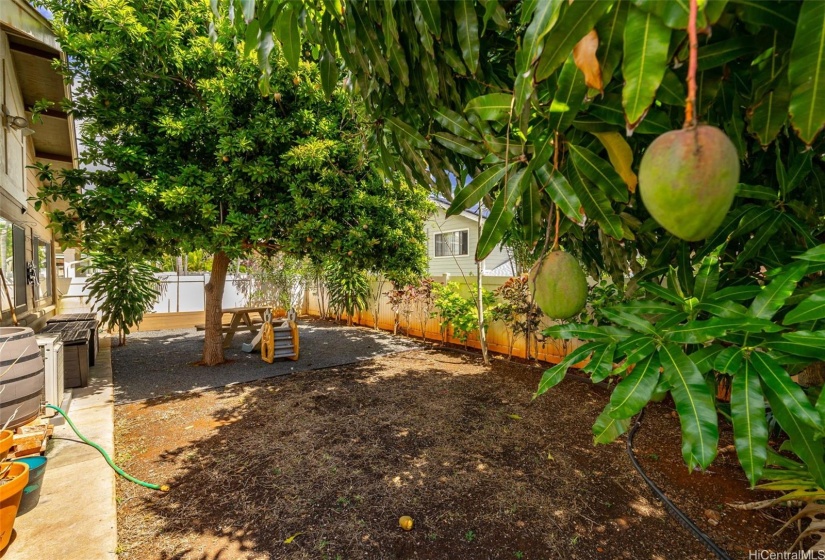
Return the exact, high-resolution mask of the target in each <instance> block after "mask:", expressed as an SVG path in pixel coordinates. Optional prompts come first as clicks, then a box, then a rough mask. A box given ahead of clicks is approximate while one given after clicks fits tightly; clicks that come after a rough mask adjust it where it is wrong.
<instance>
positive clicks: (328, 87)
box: [321, 49, 338, 98]
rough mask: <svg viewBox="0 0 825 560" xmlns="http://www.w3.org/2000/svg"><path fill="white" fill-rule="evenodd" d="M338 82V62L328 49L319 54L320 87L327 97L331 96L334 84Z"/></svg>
mask: <svg viewBox="0 0 825 560" xmlns="http://www.w3.org/2000/svg"><path fill="white" fill-rule="evenodd" d="M337 84H338V62H337V61H336V60H335V56H333V54H332V53H331V52H329V50H328V49H324V52H323V54H322V55H321V87H323V88H324V93H325V94H326V96H327V98H330V97H332V93H333V92H334V91H335V86H336V85H337Z"/></svg>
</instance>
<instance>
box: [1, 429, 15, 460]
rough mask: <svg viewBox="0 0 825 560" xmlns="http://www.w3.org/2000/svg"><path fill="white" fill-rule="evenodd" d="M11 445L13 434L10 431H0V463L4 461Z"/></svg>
mask: <svg viewBox="0 0 825 560" xmlns="http://www.w3.org/2000/svg"><path fill="white" fill-rule="evenodd" d="M12 443H14V432H13V431H11V430H2V431H0V461H5V459H6V456H7V455H8V454H9V449H11V445H12Z"/></svg>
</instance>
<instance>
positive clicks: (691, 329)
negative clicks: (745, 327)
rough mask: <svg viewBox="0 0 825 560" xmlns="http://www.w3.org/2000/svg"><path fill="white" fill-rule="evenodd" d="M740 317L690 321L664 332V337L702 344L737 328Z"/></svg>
mask: <svg viewBox="0 0 825 560" xmlns="http://www.w3.org/2000/svg"><path fill="white" fill-rule="evenodd" d="M742 323H743V320H742V319H727V318H721V317H712V318H710V319H708V320H706V321H690V322H689V323H687V324H685V325H680V326H677V327H674V328H673V329H672V330H671V331H670V332H667V333H665V338H667V339H668V340H670V341H672V342H678V343H680V344H702V343H704V342H708V341H710V340H713V339H715V338H719V337H720V336H722V335H724V334H725V333H726V332H728V331H729V330H739V329H740V328H741V324H742Z"/></svg>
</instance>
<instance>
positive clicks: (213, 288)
mask: <svg viewBox="0 0 825 560" xmlns="http://www.w3.org/2000/svg"><path fill="white" fill-rule="evenodd" d="M228 269H229V257H227V256H226V253H224V252H223V251H218V252H217V253H215V255H214V256H213V258H212V275H211V276H210V278H209V282H207V283H206V286H205V287H204V290H205V292H206V298H205V299H206V304H205V307H206V329H205V330H204V336H203V359H202V363H203V365H205V366H215V365H218V364H222V363H223V361H224V359H223V332H221V331H222V328H223V324H222V323H223V321H222V318H223V313H222V311H223V310H222V308H221V305H222V303H221V302H222V301H223V289H224V286H225V285H226V272H227V270H228Z"/></svg>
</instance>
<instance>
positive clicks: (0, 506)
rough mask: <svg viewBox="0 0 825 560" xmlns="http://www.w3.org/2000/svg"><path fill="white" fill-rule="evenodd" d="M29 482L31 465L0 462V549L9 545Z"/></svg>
mask: <svg viewBox="0 0 825 560" xmlns="http://www.w3.org/2000/svg"><path fill="white" fill-rule="evenodd" d="M28 483H29V466H28V465H27V464H26V463H0V551H3V550H5V548H6V547H7V546H8V545H9V541H10V540H11V532H12V529H13V528H14V518H15V517H17V509H18V508H19V507H20V499H21V498H22V497H23V488H25V487H26V484H28Z"/></svg>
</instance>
